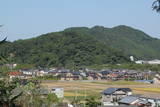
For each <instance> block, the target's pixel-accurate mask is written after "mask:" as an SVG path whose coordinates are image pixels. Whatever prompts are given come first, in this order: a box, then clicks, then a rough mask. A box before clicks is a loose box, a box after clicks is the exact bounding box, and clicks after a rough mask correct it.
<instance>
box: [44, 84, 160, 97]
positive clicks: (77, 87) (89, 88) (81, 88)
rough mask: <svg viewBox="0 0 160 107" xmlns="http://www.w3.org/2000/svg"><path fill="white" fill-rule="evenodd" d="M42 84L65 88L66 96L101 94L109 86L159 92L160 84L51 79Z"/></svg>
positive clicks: (139, 92)
mask: <svg viewBox="0 0 160 107" xmlns="http://www.w3.org/2000/svg"><path fill="white" fill-rule="evenodd" d="M42 86H44V87H46V88H48V89H51V88H53V87H61V88H64V96H65V97H66V98H69V97H75V96H78V97H87V96H97V97H99V96H100V93H101V92H102V91H103V90H105V89H107V88H109V87H117V88H131V89H132V91H133V94H159V93H160V86H157V85H153V84H144V83H139V82H133V81H117V82H107V81H94V82H89V81H50V82H42Z"/></svg>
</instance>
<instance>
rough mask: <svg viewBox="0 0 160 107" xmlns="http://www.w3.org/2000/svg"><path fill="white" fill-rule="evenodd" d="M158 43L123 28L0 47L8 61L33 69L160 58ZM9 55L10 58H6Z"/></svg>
mask: <svg viewBox="0 0 160 107" xmlns="http://www.w3.org/2000/svg"><path fill="white" fill-rule="evenodd" d="M159 45H160V40H159V39H156V38H152V37H150V36H148V35H147V34H145V33H144V32H142V31H140V30H136V29H134V28H131V27H127V26H117V27H114V28H105V27H103V26H95V27H93V28H87V27H74V28H68V29H65V30H64V31H61V32H53V33H48V34H44V35H41V36H38V37H36V38H31V39H26V40H17V41H14V42H7V43H5V44H4V45H2V46H1V47H0V54H1V56H5V57H8V59H9V61H11V60H12V62H15V63H20V64H35V65H36V66H42V67H43V66H65V67H73V66H74V67H76V66H81V67H82V66H90V65H96V64H97V65H101V64H118V63H126V62H129V59H128V58H129V56H130V55H133V56H134V57H136V58H137V59H155V58H160V54H159V52H160V47H158V46H159ZM11 53H12V55H11V56H12V57H10V54H11Z"/></svg>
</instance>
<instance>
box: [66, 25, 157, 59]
mask: <svg viewBox="0 0 160 107" xmlns="http://www.w3.org/2000/svg"><path fill="white" fill-rule="evenodd" d="M66 30H67V31H68V30H69V31H76V32H80V33H82V32H83V34H89V35H92V36H93V37H95V38H96V39H97V40H99V41H100V42H101V43H105V44H106V45H107V46H109V47H112V48H114V49H118V50H121V51H122V52H124V53H125V54H126V55H127V56H131V55H132V56H134V57H135V58H136V59H144V60H145V59H157V58H158V59H160V54H159V52H160V40H159V39H157V38H152V37H151V36H149V35H147V34H146V33H144V32H142V31H140V30H137V29H134V28H131V27H128V26H124V25H120V26H117V27H113V28H105V27H103V26H95V27H93V28H90V29H89V28H86V27H82V28H79V27H77V28H76V27H75V28H69V29H66Z"/></svg>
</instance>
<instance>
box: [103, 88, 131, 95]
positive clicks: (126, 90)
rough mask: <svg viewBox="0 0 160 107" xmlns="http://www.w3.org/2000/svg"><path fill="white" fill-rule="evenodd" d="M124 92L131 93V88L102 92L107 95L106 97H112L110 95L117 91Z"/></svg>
mask: <svg viewBox="0 0 160 107" xmlns="http://www.w3.org/2000/svg"><path fill="white" fill-rule="evenodd" d="M119 90H121V91H123V92H131V91H132V90H131V89H130V88H108V89H106V90H104V91H103V92H102V94H105V95H110V94H113V93H114V92H115V91H119Z"/></svg>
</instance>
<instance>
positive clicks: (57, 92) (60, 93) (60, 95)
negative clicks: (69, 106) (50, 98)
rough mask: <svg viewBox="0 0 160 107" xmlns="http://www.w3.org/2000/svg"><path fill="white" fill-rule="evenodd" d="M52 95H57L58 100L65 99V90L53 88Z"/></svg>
mask: <svg viewBox="0 0 160 107" xmlns="http://www.w3.org/2000/svg"><path fill="white" fill-rule="evenodd" d="M51 93H54V94H55V95H57V97H58V98H63V97H64V89H63V88H52V89H51Z"/></svg>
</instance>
